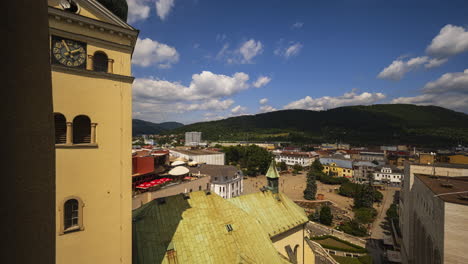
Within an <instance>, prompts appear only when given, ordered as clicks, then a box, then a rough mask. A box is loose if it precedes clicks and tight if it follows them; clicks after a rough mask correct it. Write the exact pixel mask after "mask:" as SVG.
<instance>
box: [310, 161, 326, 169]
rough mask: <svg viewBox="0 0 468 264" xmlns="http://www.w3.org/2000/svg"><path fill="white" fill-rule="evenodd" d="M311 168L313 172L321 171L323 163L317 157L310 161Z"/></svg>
mask: <svg viewBox="0 0 468 264" xmlns="http://www.w3.org/2000/svg"><path fill="white" fill-rule="evenodd" d="M311 170H313V171H314V172H323V165H322V163H320V160H319V159H315V160H314V162H313V163H312V166H311Z"/></svg>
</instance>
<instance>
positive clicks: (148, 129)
mask: <svg viewBox="0 0 468 264" xmlns="http://www.w3.org/2000/svg"><path fill="white" fill-rule="evenodd" d="M183 125H184V124H182V123H178V122H164V123H160V124H156V123H152V122H149V121H144V120H140V119H133V120H132V126H133V129H132V134H133V136H138V135H144V134H160V133H162V132H164V131H167V130H171V129H176V128H179V127H182V126H183Z"/></svg>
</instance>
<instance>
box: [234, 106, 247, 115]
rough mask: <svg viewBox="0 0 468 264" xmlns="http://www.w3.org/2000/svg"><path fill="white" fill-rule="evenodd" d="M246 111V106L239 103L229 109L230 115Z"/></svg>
mask: <svg viewBox="0 0 468 264" xmlns="http://www.w3.org/2000/svg"><path fill="white" fill-rule="evenodd" d="M246 112H247V107H244V106H240V105H238V106H236V107H234V108H232V109H231V114H232V115H242V114H245V113H246Z"/></svg>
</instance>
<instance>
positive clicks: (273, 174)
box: [266, 160, 280, 179]
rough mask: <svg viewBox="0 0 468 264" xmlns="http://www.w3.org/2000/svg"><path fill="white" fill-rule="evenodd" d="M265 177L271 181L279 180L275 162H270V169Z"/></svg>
mask: <svg viewBox="0 0 468 264" xmlns="http://www.w3.org/2000/svg"><path fill="white" fill-rule="evenodd" d="M266 177H267V178H271V179H274V178H279V177H280V176H279V173H278V170H277V169H276V163H275V160H272V161H271V163H270V167H269V168H268V171H267V173H266Z"/></svg>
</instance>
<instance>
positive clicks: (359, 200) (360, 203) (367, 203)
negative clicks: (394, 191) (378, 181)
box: [354, 185, 374, 208]
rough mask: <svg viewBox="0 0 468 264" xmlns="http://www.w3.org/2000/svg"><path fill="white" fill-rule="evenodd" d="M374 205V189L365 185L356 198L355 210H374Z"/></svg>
mask: <svg viewBox="0 0 468 264" xmlns="http://www.w3.org/2000/svg"><path fill="white" fill-rule="evenodd" d="M373 204H374V189H373V188H372V187H371V186H369V185H363V186H362V188H360V190H359V191H358V192H357V193H356V196H355V197H354V208H361V207H368V208H372V206H373Z"/></svg>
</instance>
